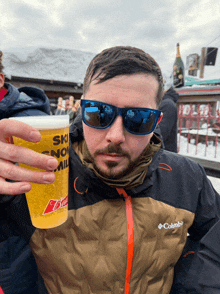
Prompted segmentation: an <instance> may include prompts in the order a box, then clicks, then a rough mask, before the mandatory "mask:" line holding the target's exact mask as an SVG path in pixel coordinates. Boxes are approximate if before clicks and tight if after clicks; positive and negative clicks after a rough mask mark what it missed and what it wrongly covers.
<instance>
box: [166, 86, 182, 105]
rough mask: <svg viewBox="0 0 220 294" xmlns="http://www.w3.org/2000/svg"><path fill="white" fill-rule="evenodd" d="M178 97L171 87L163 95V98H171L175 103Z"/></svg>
mask: <svg viewBox="0 0 220 294" xmlns="http://www.w3.org/2000/svg"><path fill="white" fill-rule="evenodd" d="M179 98H180V96H179V94H178V93H177V92H176V91H175V90H174V89H173V88H172V87H171V88H169V90H167V91H166V93H165V94H164V96H163V100H165V99H171V100H173V101H174V102H175V103H176V102H177V101H178V99H179Z"/></svg>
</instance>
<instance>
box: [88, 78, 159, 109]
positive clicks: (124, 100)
mask: <svg viewBox="0 0 220 294" xmlns="http://www.w3.org/2000/svg"><path fill="white" fill-rule="evenodd" d="M158 87H159V83H158V81H157V80H156V78H155V77H154V76H153V75H149V74H132V75H120V76H116V77H114V78H111V79H108V80H106V81H104V82H99V81H98V80H93V81H92V83H91V84H90V87H89V88H88V91H87V93H86V95H85V99H89V100H96V101H101V102H105V103H109V104H113V105H116V106H118V107H149V108H155V107H156V105H155V100H156V96H157V92H158ZM142 104H143V106H142Z"/></svg>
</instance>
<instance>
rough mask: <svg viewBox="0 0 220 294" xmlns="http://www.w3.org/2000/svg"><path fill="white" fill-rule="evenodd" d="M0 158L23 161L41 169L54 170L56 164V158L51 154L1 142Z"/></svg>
mask: <svg viewBox="0 0 220 294" xmlns="http://www.w3.org/2000/svg"><path fill="white" fill-rule="evenodd" d="M0 158H1V159H4V160H7V161H11V162H18V163H24V164H26V165H29V166H34V167H36V168H40V169H43V170H54V169H56V168H57V166H58V161H57V159H56V158H54V157H52V156H48V155H45V154H41V153H38V152H35V151H33V150H31V149H28V148H25V147H22V146H16V145H13V144H7V143H3V142H0ZM0 174H1V172H0Z"/></svg>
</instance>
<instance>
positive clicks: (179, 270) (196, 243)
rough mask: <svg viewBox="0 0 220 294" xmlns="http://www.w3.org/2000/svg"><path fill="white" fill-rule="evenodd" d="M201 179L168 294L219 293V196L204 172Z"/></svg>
mask: <svg viewBox="0 0 220 294" xmlns="http://www.w3.org/2000/svg"><path fill="white" fill-rule="evenodd" d="M202 170H203V168H202ZM202 182H203V186H202V189H201V191H200V197H199V199H198V204H197V209H196V213H195V219H194V223H193V225H192V227H191V228H190V229H189V235H188V238H187V242H186V245H185V247H184V250H183V252H182V255H181V257H180V259H179V260H178V262H177V264H176V265H175V268H174V281H173V286H172V290H171V292H170V294H177V293H178V294H180V293H181V294H215V293H220V223H219V218H220V196H219V194H218V193H217V192H216V191H215V189H214V188H213V186H212V184H211V182H210V181H209V179H208V178H207V177H206V175H205V173H204V172H203V181H202ZM214 236H215V237H214Z"/></svg>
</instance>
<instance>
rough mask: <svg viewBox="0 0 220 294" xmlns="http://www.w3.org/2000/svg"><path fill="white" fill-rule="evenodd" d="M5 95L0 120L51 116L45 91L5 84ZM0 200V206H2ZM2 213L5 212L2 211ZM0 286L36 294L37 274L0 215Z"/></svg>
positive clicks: (19, 239)
mask: <svg viewBox="0 0 220 294" xmlns="http://www.w3.org/2000/svg"><path fill="white" fill-rule="evenodd" d="M5 88H7V89H8V94H7V95H6V96H5V97H4V98H3V100H1V101H0V119H3V118H9V117H13V116H39V115H49V114H50V103H49V99H48V97H47V96H46V95H45V93H44V91H43V90H41V89H38V88H35V87H22V88H19V89H17V88H15V87H14V86H13V85H11V84H9V83H5ZM3 201H4V200H3V198H2V197H0V206H1V208H3V207H4V204H3ZM3 211H4V209H3ZM0 236H1V237H0V287H2V289H3V291H4V293H5V294H29V293H31V294H37V293H38V290H37V278H38V272H37V267H36V263H35V259H34V257H33V255H32V253H31V250H30V246H29V244H28V243H27V242H26V241H25V240H24V239H23V238H22V237H20V236H19V234H18V232H17V231H16V230H15V229H14V224H13V222H9V220H8V219H6V218H5V217H4V213H2V214H1V215H0Z"/></svg>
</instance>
